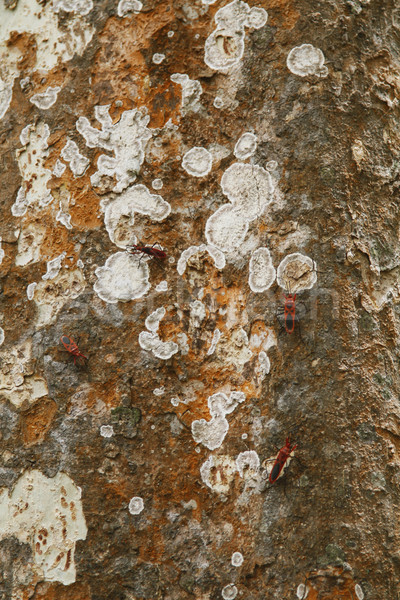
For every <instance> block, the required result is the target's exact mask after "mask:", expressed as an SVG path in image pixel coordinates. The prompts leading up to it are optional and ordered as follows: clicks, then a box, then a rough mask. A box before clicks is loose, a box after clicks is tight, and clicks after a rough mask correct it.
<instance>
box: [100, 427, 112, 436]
mask: <svg viewBox="0 0 400 600" xmlns="http://www.w3.org/2000/svg"><path fill="white" fill-rule="evenodd" d="M100 435H101V437H104V438H110V437H112V436H113V435H114V427H113V426H112V425H102V426H101V427H100Z"/></svg>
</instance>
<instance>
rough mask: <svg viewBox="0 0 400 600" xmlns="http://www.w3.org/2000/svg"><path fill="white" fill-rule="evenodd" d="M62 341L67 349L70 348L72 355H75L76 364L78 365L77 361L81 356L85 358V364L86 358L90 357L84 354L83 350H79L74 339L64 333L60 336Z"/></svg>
mask: <svg viewBox="0 0 400 600" xmlns="http://www.w3.org/2000/svg"><path fill="white" fill-rule="evenodd" d="M60 341H61V343H62V344H63V346H64V348H65V349H66V350H68V352H70V353H71V354H72V356H73V357H74V365H76V361H77V360H79V359H80V358H82V359H83V363H84V364H85V360H88V357H87V356H85V355H84V354H82V352H81V351H80V350H79V348H78V346H77V344H76V343H75V342H74V340H73V339H72V338H71V337H69V336H68V335H62V336H61V337H60Z"/></svg>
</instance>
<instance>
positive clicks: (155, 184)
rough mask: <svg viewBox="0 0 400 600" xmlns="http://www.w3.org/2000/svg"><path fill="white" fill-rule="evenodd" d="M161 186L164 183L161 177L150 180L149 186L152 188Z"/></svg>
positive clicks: (158, 188)
mask: <svg viewBox="0 0 400 600" xmlns="http://www.w3.org/2000/svg"><path fill="white" fill-rule="evenodd" d="M163 186H164V184H163V182H162V179H158V178H157V179H153V181H152V182H151V187H152V188H153V190H161V189H162V188H163Z"/></svg>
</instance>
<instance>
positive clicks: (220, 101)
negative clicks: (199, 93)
mask: <svg viewBox="0 0 400 600" xmlns="http://www.w3.org/2000/svg"><path fill="white" fill-rule="evenodd" d="M213 106H214V107H215V108H218V109H220V108H222V107H223V106H224V101H223V99H222V98H221V97H220V96H215V98H214V102H213Z"/></svg>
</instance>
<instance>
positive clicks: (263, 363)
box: [255, 350, 271, 382]
mask: <svg viewBox="0 0 400 600" xmlns="http://www.w3.org/2000/svg"><path fill="white" fill-rule="evenodd" d="M270 370H271V362H270V360H269V358H268V356H267V353H266V352H264V350H262V351H261V352H260V353H259V355H258V365H256V367H255V374H256V375H257V378H258V380H259V382H261V381H263V380H264V379H265V376H266V375H268V373H269V372H270Z"/></svg>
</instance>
